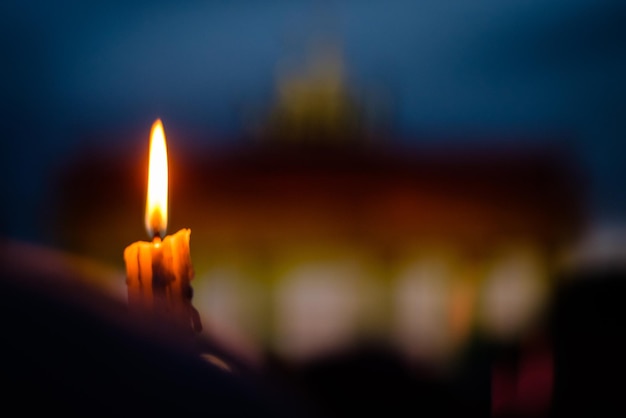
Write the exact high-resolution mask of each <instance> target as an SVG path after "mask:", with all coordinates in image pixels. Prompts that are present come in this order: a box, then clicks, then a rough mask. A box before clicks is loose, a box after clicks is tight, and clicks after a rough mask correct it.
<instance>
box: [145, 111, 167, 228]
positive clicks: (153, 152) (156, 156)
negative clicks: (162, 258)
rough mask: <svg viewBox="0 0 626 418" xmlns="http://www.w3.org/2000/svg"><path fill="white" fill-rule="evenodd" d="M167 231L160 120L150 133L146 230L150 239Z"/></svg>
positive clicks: (163, 155) (165, 180)
mask: <svg viewBox="0 0 626 418" xmlns="http://www.w3.org/2000/svg"><path fill="white" fill-rule="evenodd" d="M166 229H167V148H166V146H165V132H164V131H163V124H162V123H161V119H157V120H156V121H155V122H154V123H153V124H152V131H151V132H150V162H149V168H148V198H147V200H146V230H147V231H148V234H149V235H150V237H151V238H152V237H155V236H156V235H160V236H163V235H165V230H166Z"/></svg>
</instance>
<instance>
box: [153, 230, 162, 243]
mask: <svg viewBox="0 0 626 418" xmlns="http://www.w3.org/2000/svg"><path fill="white" fill-rule="evenodd" d="M152 243H153V244H160V243H161V234H159V233H158V232H156V233H155V234H154V238H152Z"/></svg>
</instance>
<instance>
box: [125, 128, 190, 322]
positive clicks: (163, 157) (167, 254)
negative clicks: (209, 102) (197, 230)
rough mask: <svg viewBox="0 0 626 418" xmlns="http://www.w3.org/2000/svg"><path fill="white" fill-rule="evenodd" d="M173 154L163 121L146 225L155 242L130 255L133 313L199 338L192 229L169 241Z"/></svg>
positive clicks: (154, 137) (132, 248)
mask: <svg viewBox="0 0 626 418" xmlns="http://www.w3.org/2000/svg"><path fill="white" fill-rule="evenodd" d="M167 187H168V169H167V148H166V145H165V133H164V131H163V124H162V123H161V120H160V119H157V120H156V121H155V122H154V124H153V125H152V131H151V133H150V162H149V168H148V196H147V199H146V215H145V223H146V230H147V231H148V235H149V236H150V237H152V238H153V240H152V242H145V241H139V242H135V243H133V244H131V245H129V246H128V247H126V249H125V250H124V262H125V263H126V279H127V280H126V283H127V285H128V305H129V309H130V310H131V312H132V313H134V314H138V315H142V316H148V317H151V318H154V319H157V320H163V321H168V322H173V323H175V324H178V325H180V326H182V327H184V328H189V329H191V330H193V331H196V332H199V331H200V330H201V329H202V326H201V324H200V316H199V315H198V311H196V309H195V308H194V307H193V306H192V304H191V298H192V296H193V291H192V288H191V286H190V284H189V282H190V281H191V280H192V278H193V266H192V265H191V257H190V254H189V236H190V234H191V230H190V229H187V228H185V229H181V230H180V231H178V232H177V233H175V234H174V235H171V236H165V238H163V239H161V238H162V237H163V236H164V235H165V231H166V227H167Z"/></svg>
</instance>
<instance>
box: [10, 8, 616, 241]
mask: <svg viewBox="0 0 626 418" xmlns="http://www.w3.org/2000/svg"><path fill="white" fill-rule="evenodd" d="M94 3H95V2H85V1H58V2H44V1H39V2H36V1H28V0H26V1H16V0H9V1H4V2H2V4H1V5H0V52H1V56H2V66H1V67H0V92H1V97H2V102H1V104H0V106H1V113H0V114H1V116H0V118H1V119H0V120H1V121H2V134H1V135H2V150H1V151H2V153H1V154H2V167H3V181H2V182H0V184H1V185H2V189H1V192H2V194H3V196H6V202H7V203H6V205H5V207H4V208H3V212H4V216H3V218H4V219H3V225H2V233H3V234H4V235H9V236H18V237H21V238H28V239H37V231H36V226H34V225H36V224H34V223H33V222H32V221H31V218H33V217H35V216H39V215H36V214H37V213H39V212H38V211H37V207H38V205H40V204H41V202H40V201H39V200H38V199H39V196H41V194H42V192H43V191H44V189H45V187H46V183H45V179H46V177H47V176H48V175H49V173H50V170H51V167H52V166H53V165H54V163H55V161H58V160H61V159H62V158H63V156H65V155H67V154H68V153H71V152H72V150H73V149H76V148H77V147H81V146H85V144H84V143H81V142H84V141H89V139H88V137H89V136H88V135H87V136H86V135H81V133H84V132H99V131H115V130H116V129H119V130H123V129H126V128H128V129H133V130H135V131H136V130H137V129H139V130H141V129H142V127H144V126H145V127H149V126H150V124H151V122H152V120H153V119H154V118H155V117H157V116H160V117H162V118H163V119H164V121H166V124H167V123H169V124H170V125H172V126H174V127H175V126H176V125H179V126H187V127H191V128H190V129H194V130H195V131H197V132H201V133H203V134H204V135H203V137H204V138H206V141H207V142H211V141H228V140H229V139H228V138H236V137H237V136H238V135H239V134H240V133H241V132H240V131H241V129H242V126H243V125H242V113H245V109H246V108H247V107H250V106H252V107H254V106H256V105H258V104H263V103H266V102H267V101H268V100H270V97H271V94H272V93H273V91H274V88H275V82H276V78H277V70H278V68H279V66H280V65H283V64H285V63H289V62H291V61H295V62H297V61H298V60H301V59H302V58H303V57H304V56H305V55H306V53H307V51H308V46H309V43H310V41H311V39H312V38H314V37H315V36H318V35H320V34H321V35H330V36H332V37H333V38H334V39H335V40H337V42H338V43H339V44H340V45H341V48H342V50H343V53H344V57H345V62H346V68H347V72H348V74H349V77H350V80H351V81H352V82H354V85H355V86H357V87H359V86H360V87H364V88H372V89H374V90H380V91H384V92H385V95H386V96H385V97H388V98H390V99H389V100H390V102H391V106H392V109H393V112H392V126H393V128H394V132H395V134H396V136H397V138H398V139H397V140H398V141H406V142H410V141H431V140H433V139H429V138H441V137H449V138H450V137H453V138H456V139H448V140H451V141H466V142H467V146H468V147H471V144H472V141H473V140H475V139H472V138H475V137H476V135H473V133H474V134H485V133H487V134H490V135H495V136H498V135H500V134H501V135H502V137H503V138H505V137H516V138H520V137H522V138H526V139H523V140H528V141H534V140H538V141H539V140H541V141H550V139H545V138H550V136H551V135H554V137H555V138H556V137H560V139H562V137H563V136H565V137H566V139H567V140H568V141H570V142H571V146H572V147H573V149H574V150H575V151H576V152H578V153H579V154H580V155H581V158H582V161H583V163H584V167H585V169H587V170H588V172H589V175H590V178H591V185H592V200H591V206H592V209H593V215H594V217H595V219H597V220H599V221H603V220H607V219H610V220H622V219H624V218H626V193H625V192H624V187H623V185H624V183H625V182H626V164H624V160H625V159H626V141H625V140H624V139H626V2H624V1H623V0H622V1H604V0H555V1H546V0H541V1H540V0H509V1H501V0H457V1H454V2H446V1H441V0H424V1H415V0H414V1H370V2H365V1H347V2H331V1H326V2H313V1H289V2H283V1H265V2H258V1H239V2H237V1H234V2H217V1H215V2H209V1H202V2H201V1H188V2H179V1H166V0H160V1H150V2H148V1H137V0H128V1H109V2H106V3H105V2H103V4H99V5H98V4H94ZM146 129H147V128H146ZM424 133H428V134H426V135H425V134H424ZM465 133H469V134H468V135H464V134H465ZM216 138H221V139H219V140H218V139H216ZM539 138H543V139H539ZM231 140H232V139H231ZM503 140H504V139H503ZM116 141H119V140H118V139H116V138H115V137H111V138H110V142H111V145H113V146H116V145H117V146H123V145H124V144H116ZM440 141H441V140H440ZM463 145H464V146H465V144H463Z"/></svg>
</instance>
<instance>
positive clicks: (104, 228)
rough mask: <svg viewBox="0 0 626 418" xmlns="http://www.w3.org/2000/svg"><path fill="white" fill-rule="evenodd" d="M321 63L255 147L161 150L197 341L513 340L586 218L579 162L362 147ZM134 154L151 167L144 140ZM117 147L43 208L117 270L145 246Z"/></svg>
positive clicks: (325, 344) (258, 347) (310, 350)
mask: <svg viewBox="0 0 626 418" xmlns="http://www.w3.org/2000/svg"><path fill="white" fill-rule="evenodd" d="M325 54H326V52H324V53H323V54H322V57H323V58H322V59H321V62H322V63H323V65H321V66H316V65H317V64H314V65H312V66H311V68H310V69H309V70H307V71H308V72H305V73H304V74H297V75H290V76H288V77H286V78H285V79H284V80H283V81H284V82H283V83H282V84H280V86H279V89H278V93H277V99H276V102H275V104H274V106H273V107H272V108H271V109H270V111H269V112H268V119H267V123H266V124H265V125H263V126H260V127H258V128H259V129H257V130H256V131H255V132H256V133H255V136H254V138H251V139H250V140H249V141H239V142H238V143H237V145H233V146H231V147H226V148H225V147H222V148H219V149H213V150H212V149H210V148H201V151H198V150H193V151H191V150H189V151H187V152H185V151H184V150H181V151H182V152H181V153H179V154H178V155H173V154H172V153H170V159H171V161H170V166H171V168H170V170H171V175H170V176H171V183H170V190H171V192H170V213H171V216H172V219H171V220H170V225H171V226H170V228H169V231H170V232H175V231H176V230H177V228H179V227H190V228H191V229H192V243H191V246H192V258H193V262H194V267H195V269H196V279H195V281H194V282H193V285H194V289H195V291H196V292H195V296H194V305H195V306H196V307H197V308H198V310H199V311H200V313H201V315H202V316H203V321H204V324H205V328H206V330H207V332H209V333H211V334H213V335H214V336H216V337H217V338H218V339H220V340H222V341H223V342H224V343H225V344H227V345H229V346H231V347H233V348H234V349H238V350H241V351H242V352H244V353H247V354H251V355H254V354H255V352H256V353H257V354H258V353H260V352H263V351H265V350H271V351H273V352H276V353H278V354H279V355H281V356H283V357H284V358H286V359H291V360H302V359H309V358H312V357H314V356H316V355H320V354H323V353H328V352H331V351H334V350H340V349H344V348H347V347H350V346H354V345H355V344H359V343H360V342H363V341H368V340H383V341H387V342H391V343H393V344H394V346H395V347H397V348H398V349H400V350H401V351H402V352H404V353H405V354H406V355H407V356H408V357H409V358H414V359H418V360H427V361H429V362H435V363H439V362H442V363H445V362H447V361H448V360H450V359H451V358H453V357H454V355H455V354H456V353H458V352H459V350H460V349H462V347H463V345H464V344H465V343H466V342H467V340H468V339H469V338H470V336H471V335H472V333H474V332H485V333H487V334H488V335H490V336H491V337H493V338H498V339H507V338H515V337H517V336H519V335H520V333H523V332H525V331H526V330H527V329H528V328H529V327H531V326H532V324H533V321H534V320H535V319H536V317H537V316H538V315H540V314H541V312H542V309H543V307H544V306H545V304H546V302H547V300H548V297H549V292H550V288H551V286H552V282H551V277H552V276H553V275H552V272H553V271H554V269H555V268H556V266H557V262H558V259H559V256H560V253H561V251H562V250H563V249H564V248H566V247H567V246H568V245H569V244H570V243H571V242H572V239H573V238H575V237H576V235H577V233H578V231H579V230H580V228H581V226H582V224H583V222H584V207H583V204H582V203H583V195H582V192H581V191H580V178H579V176H578V173H577V167H576V166H574V165H573V164H572V161H571V160H570V159H569V158H568V156H567V154H566V153H563V152H562V151H563V150H559V149H544V148H538V147H536V146H535V147H530V146H529V147H524V146H522V145H517V146H515V147H514V148H512V147H506V146H499V145H497V141H489V140H488V139H486V140H485V141H482V142H480V141H479V142H476V141H474V142H473V145H472V146H471V147H469V146H461V147H459V146H456V147H455V146H450V145H449V144H450V142H446V141H442V142H441V146H428V147H427V146H412V147H406V146H400V145H399V144H398V142H397V141H394V138H392V137H386V136H385V135H384V134H379V133H377V135H378V136H379V137H378V138H376V140H374V141H372V137H373V134H372V131H371V130H368V129H367V128H366V127H367V126H368V120H367V117H366V115H367V112H366V111H364V110H363V109H364V108H365V107H364V106H362V104H360V103H359V101H358V100H357V99H355V96H354V95H352V93H351V90H350V89H349V88H348V87H347V84H346V80H345V78H344V75H343V73H342V69H341V65H340V61H338V60H336V59H335V58H332V57H333V55H332V54H331V55H325ZM329 57H330V58H329ZM324 60H327V61H324ZM315 62H320V61H315ZM165 125H166V131H167V121H165ZM168 140H169V141H170V142H171V141H175V138H169V137H168ZM418 143H419V141H418ZM429 143H431V144H432V143H433V141H429ZM435 143H436V141H435ZM145 144H146V158H147V131H146V141H145ZM118 151H119V150H117V151H109V152H106V151H105V150H95V151H94V152H92V153H88V154H85V155H82V156H78V158H77V159H76V160H75V161H74V163H73V164H71V165H69V166H67V167H66V168H65V170H64V172H63V173H62V176H61V180H60V183H59V184H60V190H61V191H60V197H58V198H57V199H56V201H57V202H59V204H58V206H57V207H56V208H55V210H53V211H52V213H53V214H54V215H53V216H54V217H55V218H56V219H58V221H59V222H55V224H57V225H61V228H60V230H57V231H55V232H54V233H55V234H58V235H59V236H61V237H62V239H63V241H64V244H65V246H66V247H67V248H69V249H71V250H73V251H77V252H81V253H84V254H89V255H92V256H93V257H97V258H101V259H104V260H107V261H109V262H111V263H114V264H116V265H118V266H119V267H120V268H121V267H122V264H121V263H122V251H123V249H124V247H125V246H126V245H127V244H129V243H131V242H133V241H136V240H139V239H144V237H145V232H143V230H142V228H143V223H142V221H141V219H142V217H143V204H144V202H145V178H142V175H141V173H142V171H141V170H143V169H144V168H145V161H139V162H138V161H137V160H136V159H133V158H129V156H128V155H126V156H125V155H120V153H119V152H118Z"/></svg>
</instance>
